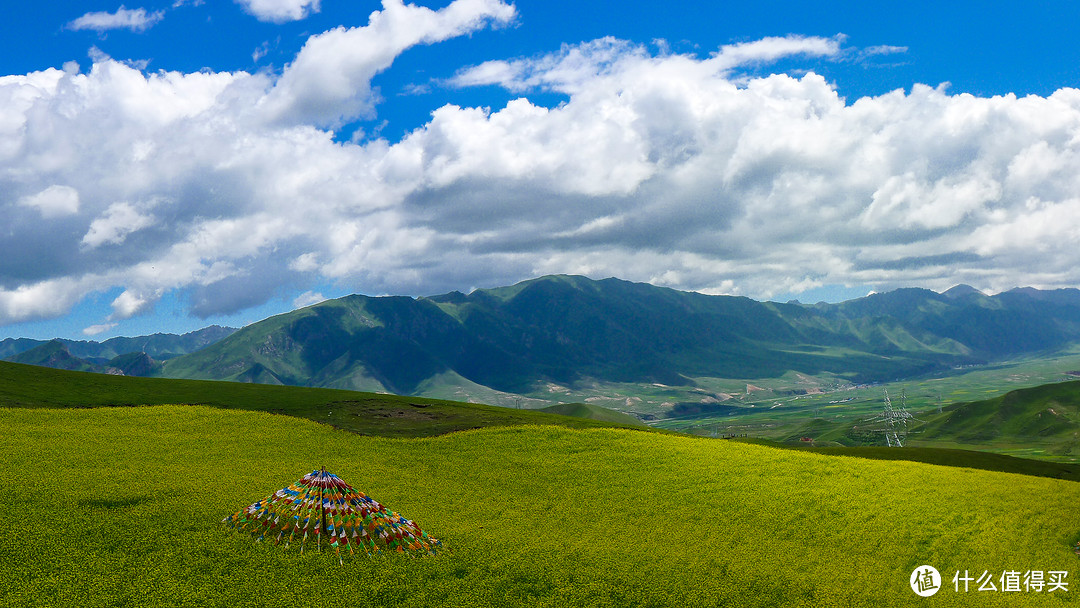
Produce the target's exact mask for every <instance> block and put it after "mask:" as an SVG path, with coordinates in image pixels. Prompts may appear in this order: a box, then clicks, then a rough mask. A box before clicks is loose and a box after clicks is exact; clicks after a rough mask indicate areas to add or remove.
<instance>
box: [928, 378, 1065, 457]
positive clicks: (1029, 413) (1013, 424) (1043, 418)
mask: <svg viewBox="0 0 1080 608" xmlns="http://www.w3.org/2000/svg"><path fill="white" fill-rule="evenodd" d="M926 420H927V424H926V425H925V426H924V427H922V428H921V437H920V439H924V438H925V439H927V440H936V441H954V442H956V443H958V444H977V445H995V444H1002V443H1014V444H1026V445H1029V446H1031V447H1035V446H1038V447H1043V448H1046V449H1048V450H1049V451H1051V452H1052V453H1054V454H1057V455H1065V454H1070V453H1080V446H1078V443H1080V442H1078V437H1077V434H1078V432H1080V381H1071V382H1059V383H1055V384H1047V385H1043V386H1036V387H1032V388H1024V389H1019V390H1015V391H1011V392H1009V393H1006V394H1004V395H1002V396H1000V397H995V398H993V399H987V400H983V401H974V402H967V403H957V404H953V405H950V406H948V407H945V408H943V411H942V413H941V414H936V413H928V414H927V416H926Z"/></svg>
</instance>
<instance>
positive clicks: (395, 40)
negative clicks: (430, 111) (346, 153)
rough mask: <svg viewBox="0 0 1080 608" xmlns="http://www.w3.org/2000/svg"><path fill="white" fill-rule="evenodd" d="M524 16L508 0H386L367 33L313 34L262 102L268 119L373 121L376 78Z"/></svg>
mask: <svg viewBox="0 0 1080 608" xmlns="http://www.w3.org/2000/svg"><path fill="white" fill-rule="evenodd" d="M515 14H516V12H515V9H514V6H513V5H512V4H505V3H503V2H502V1H501V0H455V2H453V3H451V4H450V5H449V6H447V7H445V8H443V9H440V10H438V11H433V10H431V9H429V8H426V7H423V6H416V5H415V4H404V3H403V2H402V1H401V0H383V10H381V11H375V12H373V13H371V16H370V17H369V19H368V24H367V25H366V26H363V27H354V28H344V27H338V28H335V29H332V30H330V31H328V32H324V33H322V34H318V35H316V36H312V37H311V38H309V39H308V40H307V42H306V43H305V44H304V47H303V48H302V49H300V52H299V53H298V54H297V55H296V58H295V59H294V60H293V61H292V63H290V64H289V65H288V66H287V67H286V68H285V71H284V73H283V74H282V75H281V78H280V79H279V80H278V81H277V83H276V84H275V85H274V87H273V89H272V90H271V91H270V92H269V94H268V95H266V97H265V98H264V99H262V100H261V102H260V109H261V111H262V112H263V113H264V114H265V116H266V117H267V119H268V120H270V121H273V122H277V123H281V124H315V125H319V126H335V125H338V124H340V123H342V122H343V121H346V120H349V119H353V118H357V117H362V116H371V114H372V112H373V110H374V107H375V102H376V101H377V97H376V95H375V94H374V93H373V92H372V90H371V78H372V77H373V76H375V75H376V74H378V73H379V72H381V71H383V70H385V69H386V68H388V67H390V64H391V63H393V61H394V58H396V57H397V56H398V55H400V54H401V52H402V51H404V50H405V49H407V48H409V47H412V46H416V45H417V44H432V43H435V42H439V41H442V40H446V39H447V38H453V37H456V36H461V35H463V34H467V33H469V32H472V31H475V30H477V29H480V28H482V27H486V26H488V25H490V24H492V23H507V22H509V21H511V20H512V19H513V18H514V15H515Z"/></svg>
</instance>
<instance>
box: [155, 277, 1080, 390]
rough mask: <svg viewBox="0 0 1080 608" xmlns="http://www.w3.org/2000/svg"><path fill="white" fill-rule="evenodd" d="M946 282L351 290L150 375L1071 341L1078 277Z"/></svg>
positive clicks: (397, 384) (877, 355) (936, 353)
mask: <svg viewBox="0 0 1080 608" xmlns="http://www.w3.org/2000/svg"><path fill="white" fill-rule="evenodd" d="M955 289H956V288H954V290H950V292H951V293H947V294H939V293H937V292H933V291H930V290H927V289H918V288H909V289H900V290H896V291H892V292H887V293H883V294H871V295H869V296H866V297H864V298H858V299H856V300H849V301H847V302H841V303H837V304H828V303H818V304H814V305H805V304H799V303H786V304H784V303H777V302H758V301H755V300H752V299H750V298H745V297H740V296H710V295H704V294H700V293H695V292H683V291H678V290H674V289H670V288H664V287H656V286H653V285H649V284H645V283H632V282H629V281H623V280H620V279H615V278H608V279H603V280H593V279H588V278H586V277H580V276H573V275H551V276H546V277H539V278H536V279H530V280H528V281H523V282H521V283H518V284H515V285H512V286H507V287H497V288H492V289H477V290H475V291H473V292H472V293H470V294H467V295H466V294H463V293H461V292H449V293H447V294H441V295H435V296H429V297H419V298H411V297H404V296H382V297H370V296H363V295H358V294H354V295H349V296H345V297H343V298H338V299H335V300H327V301H325V302H322V303H319V304H315V305H312V306H309V307H306V308H302V309H299V310H296V311H293V312H290V313H284V314H282V315H276V316H274V317H270V318H268V319H266V320H264V321H261V322H258V323H254V324H252V325H249V326H247V327H245V328H243V329H241V330H239V331H237V332H236V333H235V334H232V335H230V336H228V337H227V338H225V339H222V340H220V341H218V342H216V343H214V344H212V345H210V346H208V347H207V348H205V349H203V350H200V351H198V352H196V353H192V354H189V355H184V356H181V357H177V358H174V359H171V360H169V361H166V362H164V363H163V367H162V375H165V376H169V377H178V378H199V379H217V380H238V381H249V382H264V383H275V384H294V385H303V386H324V387H332V388H353V389H358V390H376V391H379V390H381V391H388V392H395V393H399V394H413V393H414V392H415V391H417V390H418V387H420V386H422V385H424V383H425V382H426V381H428V380H429V379H431V378H434V377H439V376H440V375H442V376H444V377H445V376H447V375H450V376H454V377H460V378H463V379H464V380H465V381H467V382H469V383H475V384H476V385H480V386H482V387H487V388H490V389H493V390H497V391H502V392H505V393H513V394H525V393H528V392H530V391H531V390H534V389H535V387H536V386H537V385H540V384H544V383H553V384H555V385H561V386H572V385H575V384H576V383H581V382H587V381H591V380H598V381H604V382H631V383H655V384H661V385H671V386H693V385H694V383H695V378H700V377H726V378H755V377H756V378H762V377H774V376H778V375H780V374H783V373H785V372H787V371H789V370H795V371H798V372H801V373H830V374H836V375H837V376H841V377H844V378H847V379H849V380H850V381H852V382H873V381H879V380H882V379H886V378H895V377H902V376H912V375H918V374H925V373H930V372H933V371H935V370H936V371H942V370H947V369H949V368H951V367H955V366H960V365H971V364H980V363H987V362H990V361H994V360H998V359H1000V358H1002V357H1006V356H1011V355H1016V354H1023V353H1033V352H1041V351H1052V350H1055V349H1061V348H1064V347H1066V346H1067V345H1068V344H1070V343H1072V342H1076V341H1080V292H1077V294H1075V297H1074V294H1073V293H1072V292H1070V291H1069V290H1059V291H1051V292H1046V291H1038V290H1034V291H1033V292H1032V291H1024V290H1014V291H1011V292H1005V293H1004V294H998V295H995V296H986V295H984V294H981V293H979V292H977V291H976V290H973V289H971V290H965V289H960V291H959V292H957V291H955ZM1073 291H1075V290H1073Z"/></svg>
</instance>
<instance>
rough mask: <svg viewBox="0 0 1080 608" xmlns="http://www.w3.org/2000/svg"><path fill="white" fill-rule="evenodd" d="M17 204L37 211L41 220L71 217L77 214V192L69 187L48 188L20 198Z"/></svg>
mask: <svg viewBox="0 0 1080 608" xmlns="http://www.w3.org/2000/svg"><path fill="white" fill-rule="evenodd" d="M19 204H20V205H22V206H23V207H31V208H33V209H37V210H38V212H39V213H41V217H43V218H53V217H60V216H64V215H72V214H74V213H78V212H79V191H78V190H76V189H74V188H72V187H70V186H55V185H54V186H49V187H48V188H46V189H44V190H42V191H41V192H38V193H37V194H31V195H29V196H24V197H22V198H20V199H19Z"/></svg>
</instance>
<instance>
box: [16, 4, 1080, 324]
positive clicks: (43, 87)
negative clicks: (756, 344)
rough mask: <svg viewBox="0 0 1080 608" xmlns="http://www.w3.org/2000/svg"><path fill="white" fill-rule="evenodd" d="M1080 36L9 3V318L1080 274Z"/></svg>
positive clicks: (634, 12)
mask: <svg viewBox="0 0 1080 608" xmlns="http://www.w3.org/2000/svg"><path fill="white" fill-rule="evenodd" d="M369 20H371V22H370V23H369ZM1078 22H1080V8H1077V7H1076V5H1075V4H1073V3H1066V2H1043V3H1030V4H1028V5H1021V4H1020V3H988V2H979V3H973V2H956V3H945V5H942V4H941V3H912V2H904V3H899V2H896V3H881V2H879V3H857V2H819V3H802V2H758V3H709V4H703V3H692V2H665V3H663V4H662V5H658V4H656V3H633V2H607V1H604V2H558V1H546V2H533V1H524V2H516V3H509V2H502V1H501V0H457V1H456V2H452V3H451V2H446V1H442V2H422V3H419V4H409V5H406V4H403V3H402V2H394V1H387V2H386V3H380V2H338V1H335V0H321V1H315V0H237V1H236V2H228V1H211V0H207V1H205V2H203V1H198V0H178V1H175V2H144V3H138V2H128V3H125V4H123V5H120V4H118V3H104V2H79V3H74V2H55V3H45V4H39V5H27V4H17V5H11V6H7V7H5V9H4V19H2V20H0V213H3V215H4V216H5V217H6V218H7V220H8V221H7V222H6V223H7V224H8V227H7V229H6V230H0V337H6V336H27V337H35V338H49V337H56V336H62V337H71V338H86V339H104V338H107V337H109V336H113V335H137V334H144V333H153V332H156V331H165V332H183V331H190V330H193V329H197V328H199V327H203V326H205V325H208V324H210V323H222V324H230V325H243V324H246V323H250V322H253V321H256V320H258V319H261V318H263V317H265V316H268V315H270V314H275V313H279V312H284V311H287V310H290V309H292V308H294V307H296V306H299V305H304V304H308V303H312V302H315V301H318V300H319V299H321V298H326V297H336V296H340V295H344V294H347V293H353V292H359V293H367V294H372V295H379V294H390V293H392V294H410V295H424V294H435V293H441V292H445V291H448V290H451V289H457V290H461V291H469V290H470V289H473V288H477V287H491V286H496V285H502V284H507V283H511V282H514V281H518V280H522V279H526V278H530V277H532V276H536V275H539V274H547V273H555V272H567V273H578V274H586V275H589V276H593V277H596V278H602V277H605V276H618V277H621V278H626V279H629V280H636V281H648V282H651V283H654V284H657V285H664V286H670V287H675V288H679V289H692V290H698V291H702V292H704V293H725V294H737V295H747V296H750V297H754V298H759V299H766V298H770V299H779V300H786V299H789V298H796V297H797V298H800V299H802V300H804V301H816V300H819V299H826V300H837V299H842V298H848V297H857V296H861V295H864V294H866V293H867V292H869V291H871V290H878V291H880V290H883V289H891V288H895V287H901V286H921V287H928V288H932V289H939V290H940V289H946V288H948V287H949V286H951V285H954V284H956V283H961V282H963V283H969V284H971V285H974V286H975V287H977V288H979V289H983V290H985V291H987V292H996V291H1001V290H1004V289H1009V288H1011V287H1015V286H1019V285H1033V286H1037V287H1043V288H1060V287H1074V286H1077V285H1078V283H1080V271H1077V270H1074V269H1075V268H1080V264H1078V263H1077V262H1080V259H1077V257H1078V254H1077V253H1075V251H1074V250H1075V249H1076V248H1075V246H1074V245H1073V243H1075V242H1076V237H1080V232H1078V229H1077V228H1076V226H1080V200H1078V199H1077V198H1076V195H1074V193H1075V192H1080V189H1078V188H1077V186H1078V185H1080V184H1077V183H1076V181H1077V180H1078V179H1080V177H1077V176H1080V126H1078V125H1080V93H1078V92H1077V91H1076V90H1075V89H1074V87H1080V45H1077V44H1076V43H1075V42H1074V32H1075V28H1076V25H1077V23H1078Z"/></svg>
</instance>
